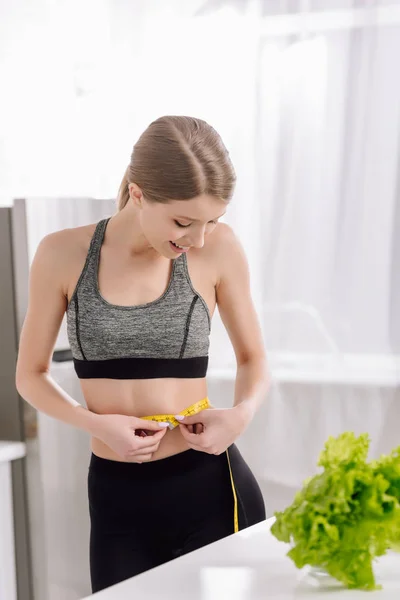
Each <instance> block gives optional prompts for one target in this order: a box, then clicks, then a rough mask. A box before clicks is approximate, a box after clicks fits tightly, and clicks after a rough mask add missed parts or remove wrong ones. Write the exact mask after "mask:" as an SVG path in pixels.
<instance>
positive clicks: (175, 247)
mask: <svg viewBox="0 0 400 600" xmlns="http://www.w3.org/2000/svg"><path fill="white" fill-rule="evenodd" d="M169 244H170V246H171V248H172V249H173V250H174V252H179V253H183V252H187V251H188V250H189V248H178V246H176V245H175V243H174V242H170V243H169Z"/></svg>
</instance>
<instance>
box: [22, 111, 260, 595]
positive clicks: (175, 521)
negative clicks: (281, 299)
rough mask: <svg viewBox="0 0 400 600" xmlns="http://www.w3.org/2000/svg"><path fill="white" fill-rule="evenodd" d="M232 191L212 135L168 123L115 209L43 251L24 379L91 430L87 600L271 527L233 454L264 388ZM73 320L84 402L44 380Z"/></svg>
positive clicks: (25, 387)
mask: <svg viewBox="0 0 400 600" xmlns="http://www.w3.org/2000/svg"><path fill="white" fill-rule="evenodd" d="M234 184H235V173H234V170H233V167H232V164H231V161H230V159H229V155H228V152H227V150H226V148H225V147H224V145H223V143H222V141H221V139H220V137H219V135H218V134H217V132H216V131H215V130H214V129H213V128H212V127H210V126H209V125H208V124H207V123H206V122H204V121H202V120H200V119H194V118H189V117H171V116H170V117H162V118H160V119H158V120H156V121H155V122H153V123H152V124H151V125H150V126H149V127H148V128H147V130H146V131H145V132H144V133H143V134H142V135H141V137H140V139H139V140H138V142H137V143H136V145H135V147H134V150H133V153H132V156H131V162H130V165H129V167H128V168H127V170H126V173H125V176H124V179H123V181H122V184H121V187H120V191H119V196H118V212H117V213H116V214H114V215H113V216H112V217H111V218H108V219H103V220H101V221H100V222H99V223H95V224H91V225H87V226H84V227H76V228H73V229H64V230H62V231H57V232H55V233H52V234H50V235H47V236H46V237H45V238H43V240H42V241H41V243H40V244H39V247H38V249H37V252H36V254H35V257H34V260H33V263H32V266H31V273H30V296H29V307H28V311H27V314H26V318H25V322H24V325H23V329H22V332H21V338H20V347H19V356H18V363H17V373H16V384H17V389H18V391H19V393H20V394H21V396H22V397H23V398H25V399H26V400H27V401H28V402H29V403H30V404H32V405H33V406H34V407H35V408H37V409H38V410H39V411H43V412H44V413H46V414H48V415H50V416H52V417H54V418H56V419H61V420H62V421H64V422H65V423H69V424H71V425H73V426H75V427H80V428H82V429H84V430H86V431H87V432H88V433H89V434H90V435H91V436H92V437H91V448H92V455H91V461H90V466H89V474H88V493H89V508H90V519H91V535H90V569H91V581H92V590H93V592H96V591H98V590H101V589H103V588H106V587H108V586H110V585H113V584H115V583H117V582H119V581H122V580H123V579H126V578H128V577H132V576H133V575H135V574H138V573H141V572H143V571H145V570H147V569H149V568H152V567H154V566H156V565H159V564H161V563H164V562H166V561H168V560H170V559H172V558H174V557H176V556H180V555H182V554H184V553H186V552H189V551H191V550H194V549H196V548H199V547H201V546H204V545H206V544H208V543H211V542H213V541H216V540H218V539H220V538H222V537H224V536H227V535H230V534H231V533H233V532H234V531H237V530H238V529H243V528H244V527H248V526H250V525H253V524H255V523H257V522H259V521H262V520H263V519H264V518H265V508H264V503H263V499H262V495H261V492H260V488H259V486H258V484H257V482H256V480H255V478H254V476H253V474H252V473H251V471H250V469H249V467H248V466H247V464H246V463H245V461H244V460H243V458H242V457H241V455H240V453H239V451H238V449H237V447H236V446H235V444H234V441H235V440H236V439H237V438H238V437H239V436H240V434H241V433H242V432H243V431H244V430H245V428H246V427H247V425H248V424H249V422H250V421H251V419H252V418H253V416H254V414H255V412H256V410H257V408H258V406H259V404H260V402H261V401H262V398H263V396H265V394H266V391H267V387H268V378H267V369H266V360H265V353H264V349H263V343H262V337H261V333H260V328H259V325H258V321H257V317H256V314H255V310H254V307H253V304H252V301H251V297H250V292H249V277H248V268H247V264H246V259H245V257H244V254H243V251H242V249H241V246H240V245H239V242H238V240H237V239H236V238H235V236H234V234H233V232H232V230H231V229H230V227H228V226H227V225H225V224H222V223H221V224H218V220H219V219H220V218H221V217H222V215H224V214H225V211H226V208H227V205H228V202H229V199H230V198H231V196H232V194H233V190H234ZM217 304H218V309H219V312H220V314H221V316H222V319H223V322H224V324H225V326H226V328H227V331H228V334H229V336H230V339H231V341H232V344H233V347H234V350H235V354H236V358H237V379H236V386H235V397H234V402H233V407H232V408H230V409H217V408H214V407H213V406H212V405H211V404H210V402H209V400H208V398H207V386H206V371H207V363H208V347H209V334H210V324H211V318H212V314H213V312H214V310H215V307H216V305H217ZM65 312H66V313H67V325H68V337H69V342H70V346H71V350H72V354H73V358H74V365H75V369H76V373H77V375H78V377H79V379H80V383H81V387H82V391H83V394H84V398H85V401H86V404H87V408H84V407H82V406H81V405H79V403H78V402H76V401H75V400H74V399H72V398H71V397H70V396H68V394H66V393H65V392H64V391H63V390H62V389H61V388H60V387H59V386H58V385H57V384H56V383H55V382H54V381H53V380H52V378H51V377H50V375H49V369H50V365H51V359H52V352H53V349H54V345H55V342H56V339H57V334H58V331H59V328H60V324H61V322H62V319H63V315H64V313H65ZM188 414H189V416H187V415H188ZM65 451H66V452H68V448H66V449H65Z"/></svg>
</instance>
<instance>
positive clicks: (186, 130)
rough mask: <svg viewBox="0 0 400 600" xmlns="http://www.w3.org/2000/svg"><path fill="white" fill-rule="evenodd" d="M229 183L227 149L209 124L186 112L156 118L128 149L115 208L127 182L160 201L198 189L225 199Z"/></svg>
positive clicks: (121, 200) (125, 198)
mask: <svg viewBox="0 0 400 600" xmlns="http://www.w3.org/2000/svg"><path fill="white" fill-rule="evenodd" d="M235 182H236V175H235V170H234V168H233V165H232V162H231V160H230V157H229V153H228V151H227V149H226V148H225V146H224V144H223V142H222V140H221V137H220V136H219V134H218V133H217V132H216V131H215V129H213V127H211V125H209V124H208V123H206V121H203V120H201V119H195V118H192V117H184V116H165V117H160V118H159V119H157V120H156V121H153V123H151V124H150V125H149V126H148V128H147V129H146V130H145V131H144V132H143V133H142V135H141V136H140V138H139V140H138V141H137V142H136V144H135V146H134V148H133V152H132V155H131V162H130V164H129V166H128V168H127V169H126V171H125V175H124V177H123V179H122V182H121V185H120V188H119V193H118V198H117V207H118V211H120V210H122V209H123V208H124V206H125V205H126V204H127V202H128V200H129V188H128V186H129V183H136V185H138V186H139V187H140V188H141V190H142V192H143V196H144V197H145V198H146V199H147V200H149V201H152V202H164V203H165V202H168V201H170V200H189V199H191V198H195V197H196V196H199V195H201V194H207V195H210V196H214V197H216V198H219V199H221V200H224V201H226V202H229V200H230V199H231V197H232V194H233V191H234V188H235Z"/></svg>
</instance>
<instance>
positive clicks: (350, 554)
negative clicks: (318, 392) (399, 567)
mask: <svg viewBox="0 0 400 600" xmlns="http://www.w3.org/2000/svg"><path fill="white" fill-rule="evenodd" d="M369 443H370V440H369V436H368V434H366V433H364V434H362V435H360V436H359V437H358V438H357V437H355V435H354V433H353V432H344V433H342V434H341V435H339V436H338V437H337V438H333V437H329V439H328V440H327V442H326V443H325V446H324V449H323V451H322V452H321V454H320V457H319V461H318V465H319V466H320V467H322V468H323V470H322V472H321V473H318V474H317V475H315V476H314V477H311V478H309V479H308V480H306V481H305V482H304V486H303V488H302V489H301V490H300V491H299V492H297V493H296V495H295V498H294V501H293V503H292V504H291V505H290V506H288V507H287V508H286V510H284V511H283V512H276V513H275V517H276V520H275V523H274V524H273V526H272V528H271V532H272V534H273V535H274V536H275V537H276V538H277V539H278V540H280V541H282V542H286V543H290V544H291V546H292V548H291V549H290V550H289V552H288V556H289V557H290V558H291V559H292V560H293V562H294V563H295V565H296V566H297V567H298V568H302V567H304V566H305V565H307V564H308V565H312V566H318V567H322V568H324V569H325V570H326V571H327V572H328V573H329V574H330V575H331V576H333V577H335V578H336V579H338V580H339V581H341V582H342V583H343V584H344V585H345V586H346V587H348V588H359V589H365V590H373V589H377V588H378V586H377V585H376V582H375V577H374V573H373V560H374V558H375V557H377V556H381V555H382V554H385V552H386V551H387V550H388V549H389V548H391V549H392V550H399V551H400V447H399V448H397V449H395V450H393V451H392V453H391V454H390V455H389V456H385V455H382V456H381V457H380V458H379V459H378V460H374V461H371V462H369V463H368V462H367V456H368V450H369Z"/></svg>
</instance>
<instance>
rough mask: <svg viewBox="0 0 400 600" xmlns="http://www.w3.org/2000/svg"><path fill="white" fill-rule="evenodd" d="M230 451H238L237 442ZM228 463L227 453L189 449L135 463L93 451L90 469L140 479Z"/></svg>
mask: <svg viewBox="0 0 400 600" xmlns="http://www.w3.org/2000/svg"><path fill="white" fill-rule="evenodd" d="M228 451H229V452H230V453H231V452H232V451H233V452H234V453H236V451H237V450H236V447H235V444H232V445H231V446H230V447H229V448H228ZM222 462H224V463H226V453H225V452H223V453H222V454H219V455H215V454H208V453H207V452H200V451H198V450H193V449H191V448H190V449H188V450H185V451H184V452H179V453H178V454H173V455H172V456H167V457H166V458H160V459H159V460H153V461H150V462H143V463H135V462H123V461H117V460H111V459H108V458H101V457H100V456H97V455H96V454H94V453H93V452H92V454H91V457H90V465H89V470H91V471H93V470H94V471H96V472H97V473H100V474H104V475H110V476H112V475H115V476H127V477H135V478H138V479H154V478H156V477H165V476H167V477H171V476H174V475H179V474H184V473H185V472H186V473H187V472H188V471H190V470H192V469H197V468H201V467H202V466H205V467H207V466H212V465H217V464H219V463H222Z"/></svg>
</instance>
